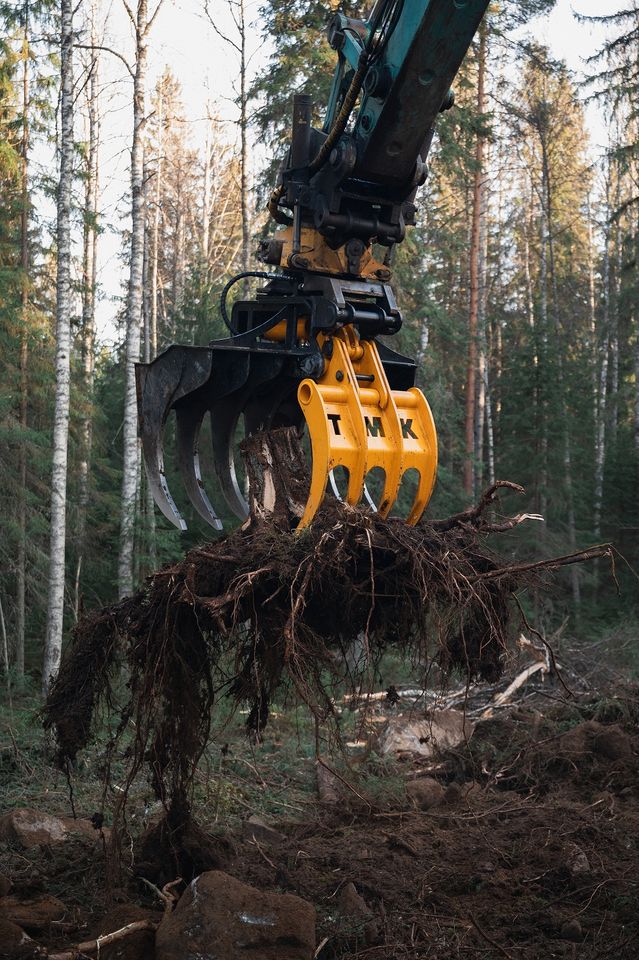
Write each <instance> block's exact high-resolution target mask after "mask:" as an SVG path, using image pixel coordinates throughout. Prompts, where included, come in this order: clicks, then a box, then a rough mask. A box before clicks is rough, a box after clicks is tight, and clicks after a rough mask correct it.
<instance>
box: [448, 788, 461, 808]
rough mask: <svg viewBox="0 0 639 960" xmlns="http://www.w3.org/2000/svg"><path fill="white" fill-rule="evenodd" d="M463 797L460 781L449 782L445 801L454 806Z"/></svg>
mask: <svg viewBox="0 0 639 960" xmlns="http://www.w3.org/2000/svg"><path fill="white" fill-rule="evenodd" d="M461 798H462V788H461V787H460V786H459V784H458V783H449V784H448V786H447V787H446V790H445V792H444V803H448V804H450V805H451V806H454V805H455V804H456V803H459V801H460V800H461Z"/></svg>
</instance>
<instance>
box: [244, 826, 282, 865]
mask: <svg viewBox="0 0 639 960" xmlns="http://www.w3.org/2000/svg"><path fill="white" fill-rule="evenodd" d="M248 842H249V843H254V844H255V846H256V847H257V850H258V853H259V854H260V855H261V856H262V857H263V859H264V860H266V862H267V863H268V865H269V867H273V870H275V871H277V867H276V865H275V864H274V863H273V861H272V860H271V858H270V857H267V855H266V854H265V853H264V851H263V850H262V846H261V844H260V841H259V840H258V839H257V837H256V836H255V834H253V839H252V840H249V841H248Z"/></svg>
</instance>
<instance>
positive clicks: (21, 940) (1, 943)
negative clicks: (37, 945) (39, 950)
mask: <svg viewBox="0 0 639 960" xmlns="http://www.w3.org/2000/svg"><path fill="white" fill-rule="evenodd" d="M29 944H33V940H32V939H31V937H30V936H28V935H27V934H26V933H25V932H24V930H23V929H22V928H21V927H19V926H18V924H17V923H14V922H13V921H12V920H8V919H7V918H6V917H0V957H19V956H21V955H23V954H24V948H25V947H27V946H28V945H29Z"/></svg>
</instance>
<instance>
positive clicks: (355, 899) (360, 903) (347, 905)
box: [338, 883, 373, 918]
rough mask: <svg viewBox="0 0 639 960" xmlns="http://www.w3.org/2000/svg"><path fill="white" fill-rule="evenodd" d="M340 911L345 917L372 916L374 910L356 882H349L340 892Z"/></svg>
mask: <svg viewBox="0 0 639 960" xmlns="http://www.w3.org/2000/svg"><path fill="white" fill-rule="evenodd" d="M338 904H339V912H340V913H341V914H342V916H343V917H366V918H368V917H372V915H373V912H372V910H371V909H370V907H369V906H368V905H367V903H366V901H365V900H364V898H363V897H361V896H360V895H359V893H358V892H357V887H356V886H355V884H354V883H347V884H346V885H345V886H344V887H342V889H341V890H340V893H339V901H338Z"/></svg>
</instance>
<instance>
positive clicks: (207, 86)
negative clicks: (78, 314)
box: [77, 0, 623, 341]
mask: <svg viewBox="0 0 639 960" xmlns="http://www.w3.org/2000/svg"><path fill="white" fill-rule="evenodd" d="M504 2H505V3H506V4H510V3H516V2H517V0H504ZM259 5H260V4H259V0H248V2H247V11H248V17H249V19H250V20H251V21H252V23H253V26H252V28H251V31H250V37H249V45H248V46H249V54H250V56H251V58H252V59H251V71H252V72H255V71H257V70H259V69H260V68H261V67H263V65H264V63H265V60H266V57H267V55H268V43H265V42H264V41H263V39H262V38H261V36H260V32H259V22H258V10H259ZM622 5H623V0H606V2H605V3H604V4H602V2H601V0H557V4H556V7H555V9H554V11H553V12H552V13H551V14H550V16H547V17H538V18H537V19H536V20H534V21H532V22H531V24H530V25H529V26H528V27H527V28H526V30H525V31H522V32H523V33H525V34H529V35H532V36H533V37H534V38H536V39H537V40H539V41H540V42H542V43H544V44H546V45H547V46H548V47H549V48H550V49H551V51H552V53H553V54H554V56H555V57H556V58H560V59H563V60H565V61H566V62H567V64H568V66H569V67H570V69H571V70H573V71H574V72H575V74H576V75H577V76H579V75H580V74H581V73H582V71H583V67H584V60H585V59H586V58H587V57H588V56H589V55H590V54H592V53H593V52H594V51H595V50H596V49H597V48H598V47H600V46H601V42H602V40H603V36H604V35H603V31H602V28H601V26H598V25H588V24H580V23H578V22H577V20H576V19H575V17H574V15H573V12H574V11H576V12H578V13H581V14H595V15H596V14H601V12H602V6H605V8H606V12H612V11H614V10H618V9H621V7H622ZM329 6H330V5H329V3H328V2H327V9H329ZM149 7H150V9H151V10H152V9H154V6H153V4H152V3H150V4H149ZM209 10H210V12H211V15H212V16H213V17H214V19H215V21H216V23H217V24H218V26H219V27H220V29H221V30H222V32H224V33H227V34H229V35H231V36H232V35H233V23H232V21H231V18H230V15H229V12H228V4H227V2H226V0H209ZM101 22H102V23H103V24H104V25H105V32H104V43H105V44H107V45H109V46H111V47H113V48H114V49H116V50H118V51H119V52H121V53H123V54H125V55H127V56H129V55H130V53H131V51H132V46H133V45H132V37H131V25H130V22H129V20H128V17H127V15H126V13H125V11H124V7H123V5H122V2H121V0H107V3H106V5H105V6H104V9H103V13H102V21H101ZM103 61H104V62H103V65H102V68H101V69H102V77H103V82H104V85H105V94H106V95H107V96H108V101H109V105H108V108H106V109H105V115H104V117H103V124H102V132H103V136H104V145H103V148H102V161H101V169H102V190H103V195H102V215H103V223H106V224H108V225H109V226H108V229H107V233H106V234H105V235H103V237H102V239H101V244H100V247H101V249H100V256H99V282H100V287H101V295H100V300H99V304H98V311H97V313H98V336H99V337H100V339H102V340H103V341H112V339H113V336H114V327H113V317H114V315H115V314H116V313H117V309H118V304H117V302H116V301H115V298H117V297H118V296H120V295H121V293H122V286H121V285H122V279H123V270H122V265H121V262H120V257H121V253H122V241H121V236H120V233H119V231H120V230H121V229H123V228H126V227H127V226H128V219H127V218H128V210H129V208H128V200H127V177H128V149H129V140H130V135H131V123H132V120H131V100H130V98H131V81H130V78H129V77H128V76H127V74H126V71H125V69H124V67H123V65H122V64H121V63H120V61H119V60H117V59H116V58H115V57H113V56H110V55H109V54H108V53H104V54H103ZM167 64H168V65H169V66H170V67H171V70H172V71H173V73H174V75H175V76H176V77H177V78H178V79H179V81H180V83H181V84H182V89H183V96H184V103H185V108H186V114H187V117H188V120H189V131H190V135H191V137H192V141H193V144H194V145H198V144H201V143H202V142H203V138H204V120H205V117H206V115H207V106H208V109H210V110H211V111H212V112H214V113H216V114H217V115H219V116H221V117H223V118H224V119H226V120H228V121H229V123H230V122H232V120H233V118H234V117H235V110H236V108H235V106H234V104H233V97H234V80H235V77H236V74H237V58H236V54H235V53H234V51H233V50H232V49H231V48H230V47H229V46H228V45H227V44H225V43H224V42H223V41H222V40H221V39H220V38H219V37H218V36H217V35H216V33H215V32H214V31H213V29H212V28H211V26H210V24H209V22H208V19H207V17H206V15H205V12H204V0H164V3H163V5H162V8H161V10H160V13H159V15H158V18H157V21H156V23H155V25H154V28H153V32H152V34H151V38H150V43H149V77H148V85H149V89H151V88H152V86H153V85H154V83H155V81H156V79H157V78H158V76H160V75H161V73H162V72H163V70H164V68H165V66H166V65H167ZM587 120H588V126H589V129H590V133H591V139H592V141H593V151H594V152H600V149H601V147H602V146H603V145H604V143H605V122H604V118H603V117H602V115H601V112H600V110H599V108H597V107H596V106H591V107H589V108H588V110H587ZM232 130H233V128H232V126H230V127H229V135H232ZM77 136H78V137H81V136H82V134H81V132H80V131H78V134H77ZM597 148H599V149H597Z"/></svg>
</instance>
